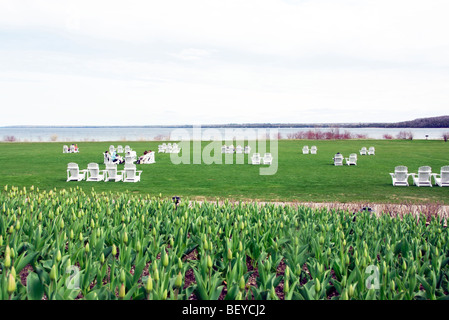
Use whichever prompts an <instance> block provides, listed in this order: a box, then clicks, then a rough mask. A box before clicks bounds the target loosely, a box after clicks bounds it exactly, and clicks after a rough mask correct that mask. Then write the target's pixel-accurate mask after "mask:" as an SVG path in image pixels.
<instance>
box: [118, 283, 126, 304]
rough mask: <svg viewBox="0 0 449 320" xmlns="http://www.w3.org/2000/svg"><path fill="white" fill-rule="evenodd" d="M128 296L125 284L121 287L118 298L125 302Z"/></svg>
mask: <svg viewBox="0 0 449 320" xmlns="http://www.w3.org/2000/svg"><path fill="white" fill-rule="evenodd" d="M125 295H126V288H125V284H124V283H122V285H121V286H120V290H119V292H118V297H119V299H120V300H123V299H124V298H125Z"/></svg>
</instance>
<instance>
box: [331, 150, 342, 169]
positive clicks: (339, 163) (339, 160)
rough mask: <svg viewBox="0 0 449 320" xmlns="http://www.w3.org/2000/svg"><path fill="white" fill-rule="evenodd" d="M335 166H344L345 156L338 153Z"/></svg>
mask: <svg viewBox="0 0 449 320" xmlns="http://www.w3.org/2000/svg"><path fill="white" fill-rule="evenodd" d="M333 160H334V166H342V165H343V155H342V154H341V153H337V154H335V156H334V159H333Z"/></svg>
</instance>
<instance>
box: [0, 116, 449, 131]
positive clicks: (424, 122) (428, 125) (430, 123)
mask: <svg viewBox="0 0 449 320" xmlns="http://www.w3.org/2000/svg"><path fill="white" fill-rule="evenodd" d="M194 127H201V128H286V129H295V128H423V129H432V128H449V116H440V117H431V118H420V119H415V120H411V121H402V122H392V123H385V122H377V123H366V122H365V123H362V122H359V123H355V122H351V123H226V124H201V125H192V124H181V125H138V126H131V125H127V126H119V125H109V126H81V125H79V126H76V125H55V126H45V125H14V126H0V128H5V129H6V128H187V129H189V128H194Z"/></svg>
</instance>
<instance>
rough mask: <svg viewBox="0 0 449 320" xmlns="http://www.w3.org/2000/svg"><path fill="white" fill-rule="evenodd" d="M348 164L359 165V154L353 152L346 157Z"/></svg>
mask: <svg viewBox="0 0 449 320" xmlns="http://www.w3.org/2000/svg"><path fill="white" fill-rule="evenodd" d="M346 164H347V165H348V166H350V165H355V166H356V165H357V154H356V153H351V154H350V155H349V158H346Z"/></svg>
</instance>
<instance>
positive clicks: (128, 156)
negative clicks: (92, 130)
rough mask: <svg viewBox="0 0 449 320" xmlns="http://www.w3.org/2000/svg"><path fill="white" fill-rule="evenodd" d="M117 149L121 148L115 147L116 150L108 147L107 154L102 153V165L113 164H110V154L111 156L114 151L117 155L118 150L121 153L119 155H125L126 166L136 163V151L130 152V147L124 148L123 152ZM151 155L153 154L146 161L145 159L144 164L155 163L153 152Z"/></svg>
mask: <svg viewBox="0 0 449 320" xmlns="http://www.w3.org/2000/svg"><path fill="white" fill-rule="evenodd" d="M119 147H121V146H118V147H117V150H116V149H115V148H114V146H112V145H111V146H110V147H109V153H103V163H104V164H111V163H113V162H112V158H111V154H112V152H114V151H116V152H117V153H119V152H118V150H120V151H122V152H121V153H123V152H124V153H125V164H127V163H134V162H136V161H137V153H136V151H134V150H132V148H131V147H130V146H125V149H124V150H122V149H120V148H119ZM151 153H153V155H152V158H151V156H150V155H149V156H148V157H147V158H146V159H145V162H144V163H154V162H155V161H154V152H151Z"/></svg>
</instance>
